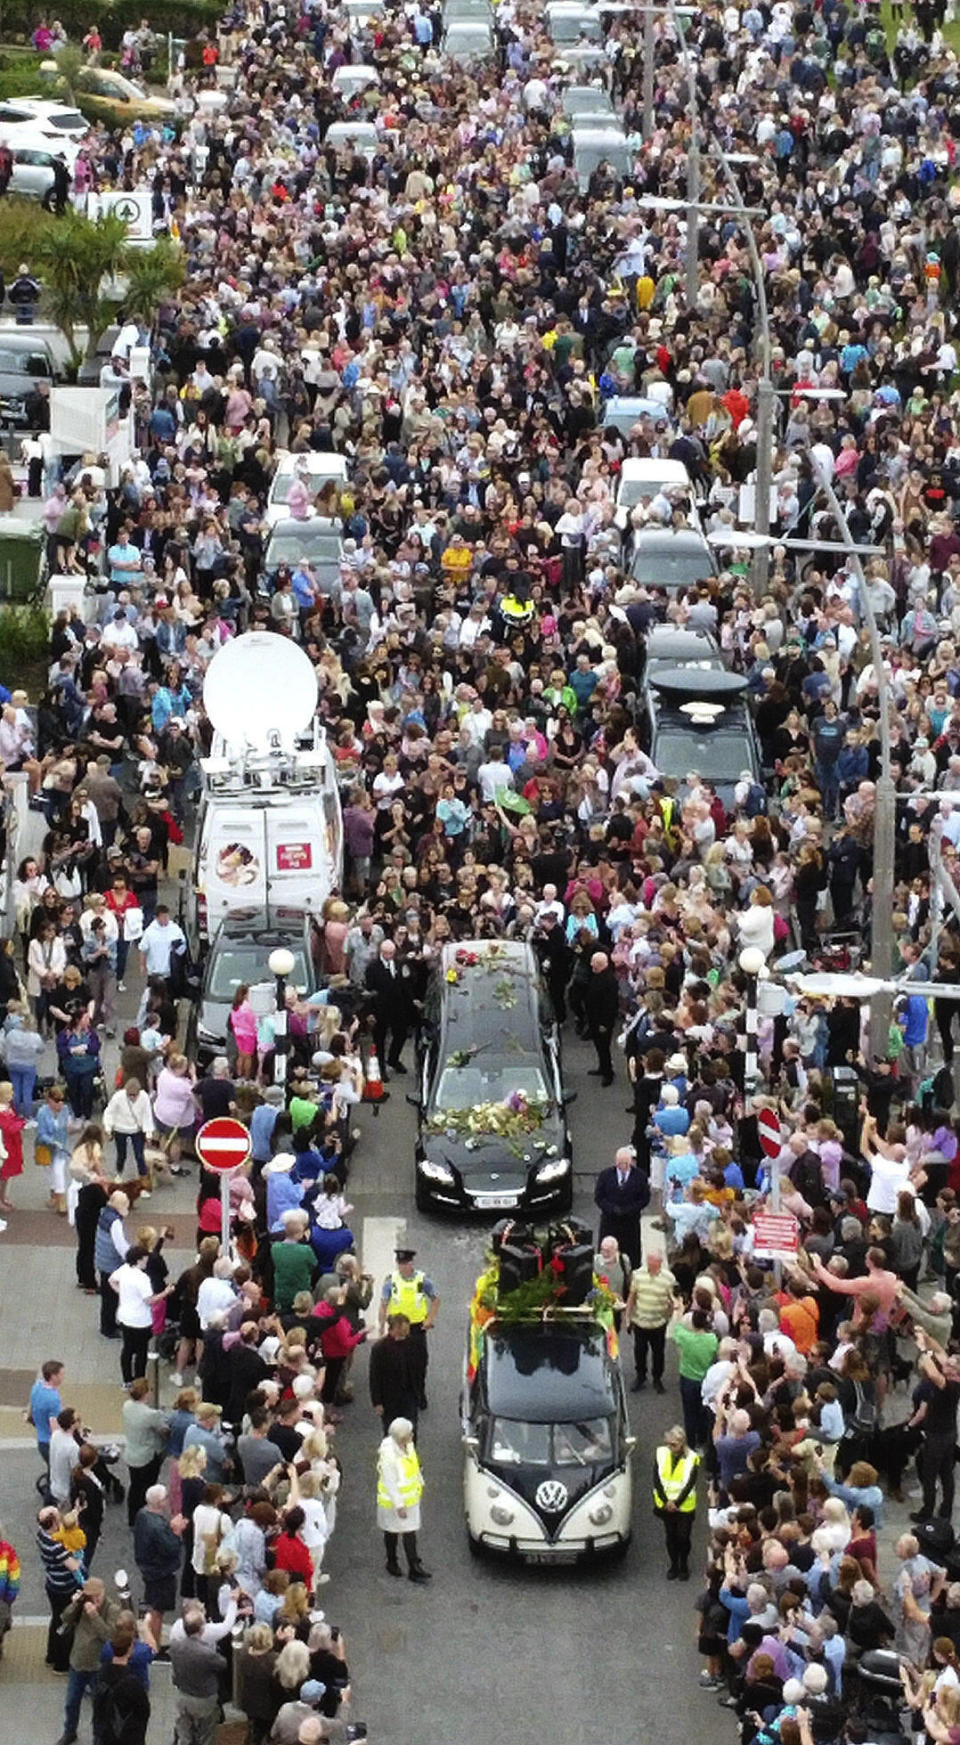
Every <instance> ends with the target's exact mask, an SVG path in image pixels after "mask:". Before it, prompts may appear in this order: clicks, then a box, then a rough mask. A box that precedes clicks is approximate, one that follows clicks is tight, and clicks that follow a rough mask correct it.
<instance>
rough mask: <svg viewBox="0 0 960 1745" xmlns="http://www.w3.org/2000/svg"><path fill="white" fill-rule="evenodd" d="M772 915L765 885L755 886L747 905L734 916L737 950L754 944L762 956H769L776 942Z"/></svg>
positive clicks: (771, 903) (771, 906) (771, 899)
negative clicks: (737, 937)
mask: <svg viewBox="0 0 960 1745" xmlns="http://www.w3.org/2000/svg"><path fill="white" fill-rule="evenodd" d="M773 917H774V908H773V898H772V897H771V895H770V892H769V891H768V890H767V887H766V885H757V886H755V887H754V889H753V890H752V891H751V893H750V901H749V903H748V904H747V907H746V908H745V909H741V910H740V912H739V914H738V915H737V916H736V924H737V932H738V934H739V939H738V942H737V946H738V950H740V951H742V950H743V948H744V946H745V945H755V946H757V947H758V948H759V950H760V951H762V952H763V955H764V957H769V956H770V953H771V952H772V950H773V948H774V945H775V944H776V934H775V932H774V927H773Z"/></svg>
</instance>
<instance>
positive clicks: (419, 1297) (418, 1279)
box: [380, 1248, 440, 1412]
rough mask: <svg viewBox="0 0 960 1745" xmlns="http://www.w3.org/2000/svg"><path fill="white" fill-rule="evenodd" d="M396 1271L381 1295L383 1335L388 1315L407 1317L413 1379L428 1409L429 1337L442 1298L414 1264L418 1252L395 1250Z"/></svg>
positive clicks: (424, 1407) (420, 1403)
mask: <svg viewBox="0 0 960 1745" xmlns="http://www.w3.org/2000/svg"><path fill="white" fill-rule="evenodd" d="M395 1258H396V1262H397V1264H396V1267H395V1268H394V1270H393V1272H392V1273H391V1274H390V1276H389V1278H385V1279H384V1281H383V1290H382V1291H381V1293H380V1334H381V1337H382V1336H383V1334H384V1333H385V1331H386V1326H387V1316H388V1315H406V1317H407V1320H408V1321H409V1322H410V1345H411V1356H412V1358H413V1364H412V1369H413V1379H414V1381H415V1383H416V1386H417V1396H418V1403H419V1407H420V1410H421V1411H422V1412H423V1411H426V1407H427V1363H428V1361H429V1358H428V1353H427V1334H428V1333H429V1331H430V1329H431V1327H432V1326H433V1324H434V1322H435V1321H436V1318H437V1310H438V1309H439V1307H440V1298H439V1297H438V1296H437V1293H436V1289H435V1287H434V1284H433V1281H432V1280H431V1279H429V1278H427V1275H426V1273H424V1272H419V1271H418V1270H417V1269H416V1268H415V1266H414V1264H413V1263H414V1261H415V1260H416V1258H417V1254H416V1249H414V1248H398V1249H396V1250H395Z"/></svg>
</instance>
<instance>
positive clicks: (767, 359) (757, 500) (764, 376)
mask: <svg viewBox="0 0 960 1745" xmlns="http://www.w3.org/2000/svg"><path fill="white" fill-rule="evenodd" d="M717 155H718V157H719V160H720V168H721V169H722V171H723V174H724V178H725V180H726V183H727V186H728V187H729V189H730V198H731V201H732V202H733V204H734V206H735V208H736V209H737V216H738V218H739V220H740V223H741V224H742V226H743V229H744V231H745V232H746V237H747V251H748V253H749V255H750V266H751V268H752V270H753V282H754V286H755V288H756V293H757V324H758V327H759V331H760V372H759V377H758V380H757V466H756V483H755V486H754V490H755V497H754V504H753V526H754V531H755V532H756V533H758V534H759V535H760V537H761V538H766V537H767V535H768V534H769V532H770V481H771V474H772V470H773V409H774V406H775V405H776V393H775V391H774V386H773V350H772V347H771V345H770V316H769V311H768V309H767V284H766V279H765V278H764V273H763V262H762V261H761V259H760V250H759V249H758V247H757V238H756V233H755V231H754V228H753V222H752V220H751V217H750V214H749V213H748V211H747V208H746V206H745V205H744V201H743V195H742V194H741V192H740V184H739V182H738V181H737V178H736V176H735V175H734V172H733V169H732V167H731V165H730V164H729V162H728V161H727V155H726V153H725V152H724V151H723V150H722V149H721V148H720V147H719V144H718V147H717ZM769 574H770V547H769V545H758V546H757V548H756V551H755V553H754V571H753V576H754V587H755V590H756V592H757V594H758V595H762V594H764V593H765V592H766V587H767V579H768V577H769Z"/></svg>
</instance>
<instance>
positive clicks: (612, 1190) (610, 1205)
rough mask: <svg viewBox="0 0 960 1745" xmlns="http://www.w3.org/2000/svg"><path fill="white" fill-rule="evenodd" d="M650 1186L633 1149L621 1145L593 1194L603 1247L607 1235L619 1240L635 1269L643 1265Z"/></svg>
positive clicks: (621, 1249) (599, 1178)
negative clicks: (644, 1218) (642, 1227)
mask: <svg viewBox="0 0 960 1745" xmlns="http://www.w3.org/2000/svg"><path fill="white" fill-rule="evenodd" d="M649 1200H650V1183H649V1181H648V1180H647V1175H646V1171H645V1170H642V1169H638V1168H637V1160H636V1157H635V1155H634V1152H633V1148H632V1146H629V1145H621V1147H620V1149H619V1151H618V1152H617V1154H616V1156H615V1158H614V1160H613V1167H612V1168H611V1169H602V1170H601V1171H600V1174H599V1175H598V1176H597V1185H596V1187H595V1189H594V1193H593V1201H594V1205H595V1206H597V1207H598V1209H599V1212H600V1230H599V1234H598V1236H597V1247H598V1248H599V1247H600V1245H601V1243H602V1242H603V1239H604V1237H605V1236H613V1237H615V1238H616V1242H617V1247H618V1248H619V1249H620V1252H621V1254H625V1255H626V1256H627V1259H628V1260H629V1262H630V1265H631V1266H632V1267H634V1268H636V1267H638V1266H639V1265H640V1255H641V1238H640V1218H641V1215H642V1213H643V1208H644V1206H646V1205H647V1204H649Z"/></svg>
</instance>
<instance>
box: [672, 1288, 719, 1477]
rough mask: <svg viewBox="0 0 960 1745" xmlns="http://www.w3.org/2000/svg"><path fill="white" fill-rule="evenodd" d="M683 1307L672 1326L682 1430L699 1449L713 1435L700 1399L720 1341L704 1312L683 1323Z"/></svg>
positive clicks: (678, 1305)
mask: <svg viewBox="0 0 960 1745" xmlns="http://www.w3.org/2000/svg"><path fill="white" fill-rule="evenodd" d="M682 1314H683V1304H682V1302H681V1303H678V1304H677V1305H676V1314H675V1316H674V1319H673V1321H671V1323H670V1337H671V1339H672V1340H673V1343H674V1344H675V1346H676V1348H677V1359H678V1362H679V1366H680V1403H681V1406H682V1407H683V1427H684V1430H685V1431H686V1433H687V1441H688V1443H689V1444H690V1447H691V1448H694V1449H700V1448H703V1447H704V1446H705V1444H706V1441H707V1438H708V1436H709V1433H710V1425H709V1420H708V1415H707V1409H706V1407H705V1405H704V1403H703V1400H702V1399H701V1397H700V1389H701V1387H702V1386H703V1378H704V1376H705V1375H706V1373H707V1370H708V1369H709V1368H710V1365H711V1363H713V1362H714V1360H715V1358H716V1355H717V1350H718V1348H719V1345H720V1341H719V1339H718V1338H717V1335H716V1334H715V1333H714V1332H713V1330H712V1328H711V1326H710V1317H709V1315H708V1314H707V1313H706V1311H705V1310H703V1309H694V1310H693V1311H692V1313H691V1315H690V1325H689V1326H687V1324H686V1322H685V1321H683V1320H681V1319H680V1317H681V1315H682Z"/></svg>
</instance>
